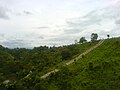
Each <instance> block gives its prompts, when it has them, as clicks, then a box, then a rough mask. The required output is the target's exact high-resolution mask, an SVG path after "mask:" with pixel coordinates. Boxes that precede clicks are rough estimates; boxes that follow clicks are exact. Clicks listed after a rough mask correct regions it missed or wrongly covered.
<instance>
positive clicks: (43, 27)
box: [37, 26, 50, 29]
mask: <svg viewBox="0 0 120 90" xmlns="http://www.w3.org/2000/svg"><path fill="white" fill-rule="evenodd" d="M48 28H50V27H48V26H40V27H37V29H48Z"/></svg>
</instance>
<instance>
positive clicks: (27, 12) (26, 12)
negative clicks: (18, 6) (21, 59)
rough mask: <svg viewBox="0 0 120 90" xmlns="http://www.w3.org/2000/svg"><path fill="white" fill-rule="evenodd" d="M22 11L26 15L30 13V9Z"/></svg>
mask: <svg viewBox="0 0 120 90" xmlns="http://www.w3.org/2000/svg"><path fill="white" fill-rule="evenodd" d="M23 12H24V14H26V15H32V12H30V11H26V10H24V11H23Z"/></svg>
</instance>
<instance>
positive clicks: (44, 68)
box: [0, 41, 98, 90]
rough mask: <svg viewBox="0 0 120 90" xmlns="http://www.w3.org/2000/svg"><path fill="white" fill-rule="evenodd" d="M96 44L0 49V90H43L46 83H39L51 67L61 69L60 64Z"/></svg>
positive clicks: (0, 47)
mask: <svg viewBox="0 0 120 90" xmlns="http://www.w3.org/2000/svg"><path fill="white" fill-rule="evenodd" d="M97 43H98V41H94V42H92V43H91V42H87V43H85V44H73V45H67V46H62V47H47V46H40V47H34V48H33V49H25V48H15V49H8V48H4V47H3V46H0V90H33V89H34V90H37V89H38V90H39V88H41V89H42V90H44V89H46V88H47V86H48V85H47V84H48V83H49V82H47V81H44V80H41V79H40V77H41V76H42V75H44V74H45V73H46V72H48V71H51V70H52V69H54V68H62V66H63V63H64V62H67V61H69V60H71V59H72V58H74V57H76V56H78V55H79V54H80V53H83V52H84V51H85V50H87V49H88V48H90V47H92V46H94V45H95V44H97ZM7 81H8V82H7ZM55 87H56V86H55ZM51 88H53V87H51Z"/></svg>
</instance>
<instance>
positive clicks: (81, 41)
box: [79, 37, 87, 43]
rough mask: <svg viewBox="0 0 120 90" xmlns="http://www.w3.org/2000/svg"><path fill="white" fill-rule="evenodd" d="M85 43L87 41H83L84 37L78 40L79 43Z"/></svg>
mask: <svg viewBox="0 0 120 90" xmlns="http://www.w3.org/2000/svg"><path fill="white" fill-rule="evenodd" d="M86 42H87V40H86V39H85V37H81V38H80V41H79V43H86Z"/></svg>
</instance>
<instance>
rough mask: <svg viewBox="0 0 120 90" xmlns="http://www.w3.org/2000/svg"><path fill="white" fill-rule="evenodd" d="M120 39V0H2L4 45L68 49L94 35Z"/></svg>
mask: <svg viewBox="0 0 120 90" xmlns="http://www.w3.org/2000/svg"><path fill="white" fill-rule="evenodd" d="M93 32H94V33H98V34H99V37H100V38H105V37H106V35H107V34H110V36H111V37H114V36H120V1H119V0H0V44H1V45H3V46H6V47H9V48H15V47H26V48H31V47H34V46H40V45H48V46H53V45H57V46H59V45H66V44H71V43H74V40H79V39H80V37H82V36H85V37H86V38H87V39H88V40H89V39H90V35H91V33H93Z"/></svg>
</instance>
